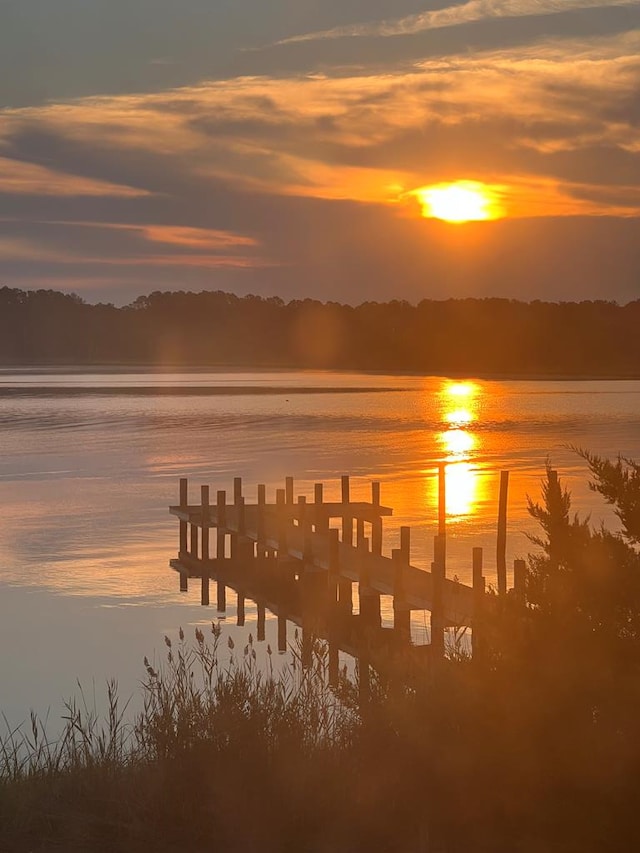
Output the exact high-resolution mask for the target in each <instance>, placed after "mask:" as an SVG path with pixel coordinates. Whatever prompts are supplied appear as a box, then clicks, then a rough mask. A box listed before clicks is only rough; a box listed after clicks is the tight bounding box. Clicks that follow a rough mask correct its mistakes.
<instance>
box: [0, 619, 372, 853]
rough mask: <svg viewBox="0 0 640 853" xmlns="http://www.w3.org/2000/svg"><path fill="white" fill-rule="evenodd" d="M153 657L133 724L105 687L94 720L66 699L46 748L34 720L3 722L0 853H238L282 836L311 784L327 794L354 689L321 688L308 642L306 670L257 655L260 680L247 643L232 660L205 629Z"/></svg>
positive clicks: (318, 650) (324, 672) (320, 654)
mask: <svg viewBox="0 0 640 853" xmlns="http://www.w3.org/2000/svg"><path fill="white" fill-rule="evenodd" d="M165 643H166V657H165V660H164V662H163V663H162V665H161V666H158V667H154V666H152V665H151V663H150V662H149V661H148V659H146V658H145V661H144V665H145V669H146V677H145V679H144V681H143V683H142V710H141V711H140V712H139V713H137V714H133V715H132V714H130V713H129V709H130V703H129V702H122V701H121V700H120V697H119V695H118V685H117V682H116V681H110V682H109V683H108V684H107V707H106V712H105V714H104V715H102V716H101V715H99V714H98V713H97V712H96V710H95V699H94V701H93V703H92V702H91V701H90V699H88V698H87V696H86V695H85V692H84V691H83V690H82V688H81V686H80V685H79V686H78V696H77V697H76V698H75V699H73V700H70V701H68V702H67V703H65V706H64V713H63V716H62V721H63V724H64V727H63V731H62V734H61V736H60V737H58V738H56V739H52V738H50V737H49V736H48V735H47V721H46V720H44V721H41V720H39V719H38V717H37V716H36V715H34V714H32V715H31V717H30V719H29V722H28V723H27V724H24V725H22V726H19V727H17V728H11V727H9V725H8V722H7V721H6V719H5V721H4V722H5V728H6V731H5V734H4V736H3V737H2V738H1V739H0V850H5V849H7V850H13V849H16V850H18V849H19V850H23V849H24V850H32V849H33V850H36V849H49V846H51V849H58V847H59V846H61V847H62V848H64V849H70V850H71V849H74V850H75V849H84V847H83V845H85V844H86V845H90V846H91V849H97V848H100V847H101V846H102V847H103V848H104V849H109V850H112V849H120V848H121V847H122V849H128V848H127V845H133V846H134V848H133V849H136V848H135V845H136V844H141V843H148V842H151V841H152V840H153V842H154V849H165V848H167V849H174V847H175V848H176V849H177V847H179V846H181V845H182V844H184V843H186V842H188V843H189V844H208V843H210V841H211V838H212V837H213V836H214V835H215V837H216V838H217V839H218V840H220V839H221V838H222V837H224V838H226V841H225V846H224V847H223V849H234V845H235V844H236V842H237V844H238V845H239V847H238V849H246V843H247V835H248V834H249V835H252V834H253V833H254V832H255V833H256V838H255V839H254V841H255V843H257V833H258V828H259V827H260V826H261V825H262V823H263V822H264V823H265V825H266V824H267V823H268V824H269V825H270V826H271V827H272V829H273V827H274V825H277V823H278V820H279V819H281V818H282V819H285V817H286V818H287V824H288V825H289V829H288V830H287V834H290V833H291V826H292V825H296V819H295V814H296V811H297V810H299V809H300V808H302V811H303V812H304V810H305V808H306V806H305V807H304V808H303V805H304V799H300V797H299V796H298V794H299V792H301V791H302V790H303V789H305V790H306V789H308V787H309V784H310V781H311V780H312V777H318V774H320V776H324V779H325V782H328V781H329V777H330V775H331V774H333V772H334V771H335V769H336V763H339V760H340V756H342V755H343V754H344V753H345V752H346V751H348V750H349V749H350V748H352V746H353V743H354V739H355V737H356V733H357V728H358V724H359V715H358V707H357V702H356V696H357V686H356V684H355V682H353V681H352V680H350V679H349V677H348V676H347V673H346V670H343V671H342V672H341V677H340V683H339V685H338V687H337V689H335V690H330V689H329V688H328V662H327V653H326V647H325V645H324V644H323V643H321V642H319V641H314V642H313V645H312V655H311V659H310V661H311V662H310V665H308V666H303V664H302V650H301V644H300V642H299V641H298V642H296V643H295V644H294V645H293V646H292V648H291V650H290V659H289V662H288V665H287V666H283V667H280V666H279V667H274V665H273V663H272V653H271V649H270V648H268V649H267V666H266V668H261V667H259V666H258V663H257V654H256V650H255V648H254V643H253V637H252V636H251V635H249V636H248V640H247V643H246V645H245V646H244V648H240V649H238V648H235V647H234V644H233V640H232V639H231V638H229V640H228V641H227V643H223V642H222V641H221V631H220V628H219V626H218V625H216V624H215V623H214V624H212V625H211V629H210V632H208V636H205V633H204V632H203V630H202V629H201V628H196V630H195V638H194V640H191V641H187V640H186V639H185V636H184V633H183V631H182V629H181V630H180V633H179V639H178V641H177V642H173V641H172V640H171V639H169V637H166V638H165ZM323 768H324V769H323ZM300 786H302V788H301V787H300ZM306 796H307V794H305V797H306ZM323 796H324V795H323V793H322V792H321V791H320V792H318V798H319V799H320V801H321V800H322V799H323ZM297 800H299V802H298V806H297V807H296V805H295V804H296V801H297ZM309 805H310V806H312V808H313V810H314V811H315V801H314V800H310V801H309ZM247 810H248V811H249V812H250V814H246V815H245V814H244V812H245V811H247ZM309 819H310V816H309V815H307V816H306V817H305V820H304V824H305V826H306V825H308V822H309ZM291 821H293V824H291ZM251 827H253V828H251ZM254 828H255V829H254ZM282 831H283V832H284V830H282ZM300 831H301V832H302V829H300ZM277 834H278V833H277V832H276V835H277ZM252 843H253V842H252ZM56 845H58V846H56ZM263 848H264V845H263ZM264 849H269V848H268V846H267V847H266V848H264Z"/></svg>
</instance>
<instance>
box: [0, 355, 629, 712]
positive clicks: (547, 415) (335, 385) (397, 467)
mask: <svg viewBox="0 0 640 853" xmlns="http://www.w3.org/2000/svg"><path fill="white" fill-rule="evenodd" d="M639 404H640V382H635V381H620V382H613V381H610V382H590V381H588V382H587V381H585V382H575V381H571V382H564V381H553V382H552V381H540V382H496V381H479V380H469V381H464V382H462V381H450V380H446V379H441V378H429V377H427V378H425V377H416V376H381V375H370V374H346V373H340V374H336V373H308V372H240V371H238V372H225V373H207V372H194V373H189V374H179V373H159V372H135V373H133V372H125V371H120V372H114V371H100V372H87V371H82V370H77V371H74V370H67V371H56V370H47V371H41V370H40V371H36V370H4V371H0V500H1V503H2V509H3V523H2V526H1V528H0V685H1V687H0V691H1V692H0V709H2V710H4V712H5V713H6V715H7V717H8V718H9V719H10V720H12V721H13V720H21V719H23V718H24V717H25V715H26V713H27V711H28V709H29V708H31V707H33V708H36V709H37V710H38V711H40V712H42V711H44V710H46V708H47V707H49V706H51V709H52V710H51V715H52V718H55V717H56V716H59V712H60V703H61V699H62V698H63V697H68V696H70V695H71V694H72V693H73V692H74V690H76V679H79V680H80V681H81V682H82V683H83V685H84V686H85V689H89V690H93V687H92V684H93V681H94V680H95V683H96V685H98V688H99V687H100V685H102V684H103V683H104V681H105V679H106V678H107V677H109V676H118V677H119V679H120V682H121V687H122V690H123V692H124V693H125V694H128V693H130V692H132V691H134V690H135V689H136V684H137V682H138V679H140V678H142V676H143V674H144V672H143V668H142V663H141V662H142V657H143V656H144V654H148V655H149V656H150V657H153V654H154V650H158V654H159V655H160V656H161V654H162V652H161V648H162V636H163V634H164V633H168V634H171V635H174V634H175V632H176V631H177V628H178V626H180V625H182V626H184V627H185V629H186V628H187V626H193V625H196V624H202V623H203V622H206V621H207V620H211V619H217V618H218V617H217V614H216V613H215V610H214V609H212V608H211V609H208V610H206V611H204V610H202V609H201V608H200V607H199V606H198V590H196V589H193V590H192V591H190V592H189V593H188V594H187V595H184V594H183V595H181V594H180V593H179V592H178V579H177V576H176V575H175V574H174V573H173V572H171V571H170V570H169V568H168V561H169V559H170V557H171V556H173V555H174V552H175V551H176V548H177V522H176V521H175V519H173V518H171V517H170V516H169V515H168V512H167V507H168V505H169V504H170V503H175V502H177V489H178V478H179V477H180V476H188V477H189V478H190V482H191V488H192V495H193V500H195V499H196V496H197V494H198V493H199V488H198V487H199V485H200V484H201V483H209V484H210V485H211V486H212V494H213V493H215V491H216V490H217V489H221V488H226V489H230V488H231V486H232V480H233V477H234V476H242V477H243V478H244V480H245V484H246V485H245V494H246V497H247V499H248V500H252V499H255V494H256V485H257V484H258V483H266V484H267V490H268V496H269V498H270V499H271V500H273V497H274V493H275V488H276V487H281V486H282V485H283V481H284V477H285V475H293V476H294V477H295V478H296V490H297V491H298V492H299V493H302V494H307V495H308V496H311V495H312V493H313V484H314V482H318V481H324V482H325V483H327V486H326V487H325V495H326V498H327V499H328V500H331V499H332V498H337V497H338V494H339V477H340V475H342V474H344V473H349V474H351V475H352V477H353V480H352V494H353V495H354V497H355V498H356V499H358V498H367V497H368V496H369V494H370V481H371V480H372V479H375V480H380V481H381V483H382V502H383V504H385V505H388V506H391V507H393V509H394V516H393V518H392V519H389V520H388V522H387V523H386V532H385V545H384V550H385V551H387V552H388V551H389V550H390V549H391V548H392V547H396V546H397V544H398V529H399V527H400V526H401V525H403V524H409V525H411V527H412V562H413V563H414V564H415V565H418V566H423V567H426V566H428V564H429V563H430V561H431V559H432V549H433V545H432V542H433V535H434V533H435V532H436V531H435V527H436V519H437V505H436V504H437V500H436V498H437V479H436V475H435V466H436V465H437V463H438V462H439V461H442V460H446V461H447V463H448V467H447V509H448V516H449V517H448V557H449V573H450V574H451V575H454V574H456V575H458V577H460V579H461V580H463V581H468V580H469V575H470V568H471V549H472V547H474V546H477V545H481V546H483V547H484V548H485V564H486V574H487V578H488V580H489V581H492V580H493V579H494V578H495V528H496V517H497V500H498V482H499V473H500V471H502V470H508V471H509V472H510V492H509V537H508V555H507V556H508V561H509V563H510V564H511V563H512V561H513V559H514V558H516V557H521V556H524V555H526V553H527V552H529V551H530V550H531V545H530V543H529V541H528V539H527V536H526V534H527V533H535V532H536V530H535V526H534V525H533V523H532V521H531V519H530V518H529V517H528V515H527V512H526V495H527V494H530V495H531V496H533V497H537V496H538V495H539V484H540V480H541V478H542V476H543V472H544V466H545V461H546V460H547V459H549V460H550V461H551V463H552V464H553V466H554V467H556V468H558V469H559V471H560V474H561V476H562V477H563V479H564V480H565V482H566V484H567V485H568V486H569V487H570V489H571V490H572V492H573V496H574V508H575V509H577V510H580V511H581V512H583V513H588V512H590V513H591V515H592V520H593V521H594V523H598V522H599V521H600V520H601V519H604V520H606V521H607V523H608V524H610V525H612V526H615V519H614V518H612V515H611V512H610V510H609V509H608V508H606V507H603V505H602V501H601V500H600V498H599V497H598V496H597V495H594V494H593V493H592V492H590V491H589V489H588V488H587V477H586V471H585V465H584V463H583V461H582V459H581V458H580V457H579V456H578V455H576V453H575V452H573V451H572V450H571V449H570V445H575V446H581V447H584V448H588V449H589V450H591V451H593V452H596V453H599V454H602V455H607V456H615V455H616V454H617V453H619V452H620V453H622V454H624V455H627V456H630V457H634V458H640V429H639V426H640V405H639ZM234 615H235V614H234V599H233V596H229V608H228V612H227V620H226V627H225V631H226V632H228V633H231V634H234V632H241V634H242V637H243V638H244V637H246V636H247V634H248V632H249V631H251V630H253V633H254V635H255V625H253V623H252V620H254V619H255V609H252V608H251V607H248V609H247V627H246V628H245V629H237V628H235V626H234V625H233V624H232V623H233V617H234ZM386 618H389V614H388V612H387V613H386ZM421 619H423V617H422V615H421V614H414V635H415V636H416V639H417V640H418V641H420V637H419V633H420V620H421ZM423 621H424V620H423ZM269 623H270V624H269V625H268V631H267V639H268V640H270V641H271V643H272V645H275V643H274V637H273V625H272V624H271V620H269ZM234 635H235V634H234Z"/></svg>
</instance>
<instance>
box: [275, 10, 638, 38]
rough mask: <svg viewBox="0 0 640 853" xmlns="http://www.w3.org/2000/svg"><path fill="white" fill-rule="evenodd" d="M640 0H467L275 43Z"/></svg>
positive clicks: (418, 29)
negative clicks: (401, 16) (453, 4)
mask: <svg viewBox="0 0 640 853" xmlns="http://www.w3.org/2000/svg"><path fill="white" fill-rule="evenodd" d="M638 5H640V0H468V2H467V3H462V4H460V5H455V6H446V7H444V8H442V9H435V10H432V11H428V12H421V13H419V14H416V15H408V16H406V17H404V18H396V19H390V20H385V21H377V22H373V23H361V24H352V25H350V26H342V27H333V28H332V29H328V30H318V31H316V32H311V33H302V34H301V35H297V36H290V37H289V38H285V39H281V40H280V41H278V42H276V43H275V44H276V45H284V44H295V43H299V42H308V41H319V40H322V39H341V38H363V37H385V36H407V35H415V34H416V33H422V32H426V31H427V30H437V29H443V28H444V27H456V26H460V25H462V24H470V23H474V22H476V21H483V20H487V19H491V18H523V17H530V16H538V15H557V14H560V13H562V12H571V11H574V10H579V9H606V8H608V7H614V6H638Z"/></svg>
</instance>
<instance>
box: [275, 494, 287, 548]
mask: <svg viewBox="0 0 640 853" xmlns="http://www.w3.org/2000/svg"><path fill="white" fill-rule="evenodd" d="M285 503H286V495H285V490H284V489H276V512H277V515H276V519H277V522H276V523H277V529H278V553H279V555H280V556H281V557H286V556H287V551H288V542H287V517H286V513H285Z"/></svg>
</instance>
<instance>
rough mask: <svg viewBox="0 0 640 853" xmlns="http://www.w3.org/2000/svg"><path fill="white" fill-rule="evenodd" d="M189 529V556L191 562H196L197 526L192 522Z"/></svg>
mask: <svg viewBox="0 0 640 853" xmlns="http://www.w3.org/2000/svg"><path fill="white" fill-rule="evenodd" d="M190 527H191V548H190V549H189V556H190V557H191V558H192V559H193V560H197V559H198V525H197V524H193V522H192V523H191V525H190Z"/></svg>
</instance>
